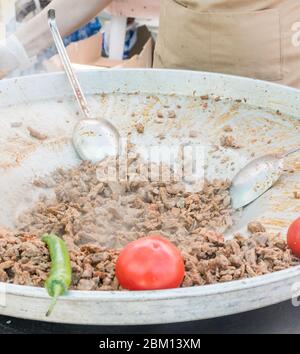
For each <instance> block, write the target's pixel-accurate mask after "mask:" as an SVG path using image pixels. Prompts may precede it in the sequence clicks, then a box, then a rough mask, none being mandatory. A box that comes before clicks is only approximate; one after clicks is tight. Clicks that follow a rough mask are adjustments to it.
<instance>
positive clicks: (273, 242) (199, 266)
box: [0, 229, 299, 290]
mask: <svg viewBox="0 0 300 354" xmlns="http://www.w3.org/2000/svg"><path fill="white" fill-rule="evenodd" d="M201 236H202V237H201V238H200V237H198V238H196V239H193V240H192V241H191V242H190V244H189V246H188V247H187V246H183V245H179V248H180V249H181V251H182V255H183V257H184V261H185V271H186V273H185V278H184V281H183V284H182V286H183V287H188V286H195V285H204V284H211V283H215V282H226V281H230V280H237V279H242V278H249V277H254V276H257V275H262V274H267V273H270V272H274V271H278V270H282V269H285V268H288V267H290V266H293V265H296V264H299V260H297V259H296V258H295V257H294V256H292V255H291V253H290V250H289V249H288V248H287V245H286V242H285V241H284V240H282V239H281V238H280V236H279V235H270V234H267V233H266V232H265V231H263V232H261V231H258V232H256V233H255V234H253V235H252V236H250V237H249V238H244V237H242V236H240V235H237V236H235V237H234V239H232V240H227V241H224V238H223V236H222V235H221V234H219V233H217V232H214V231H208V230H205V229H203V230H202V232H201ZM65 241H66V243H67V246H68V249H69V252H70V258H71V263H72V274H73V277H72V286H71V288H72V289H77V290H122V289H121V287H120V286H119V284H118V281H117V279H116V277H115V272H114V268H115V263H116V259H117V256H118V254H119V251H118V250H114V249H108V248H104V247H100V246H97V245H83V246H80V247H79V246H76V245H75V244H74V243H73V240H72V239H71V238H66V239H65ZM49 270H50V258H49V253H48V249H47V248H46V246H45V245H44V243H43V242H42V241H41V240H40V239H39V238H38V237H36V236H32V235H29V234H26V233H20V234H12V233H9V232H6V231H4V230H2V231H1V230H0V281H2V282H9V283H14V284H20V285H32V286H43V285H44V282H45V280H46V278H47V276H48V272H49Z"/></svg>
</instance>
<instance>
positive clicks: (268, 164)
mask: <svg viewBox="0 0 300 354" xmlns="http://www.w3.org/2000/svg"><path fill="white" fill-rule="evenodd" d="M298 151H300V147H299V148H296V149H293V150H290V151H288V152H286V153H284V154H281V155H278V154H268V155H264V156H261V157H259V158H257V159H255V160H253V161H251V162H249V163H248V164H247V165H246V166H245V167H244V168H242V169H241V170H240V172H239V173H238V174H237V175H236V176H235V177H234V178H233V180H232V185H231V189H230V195H231V200H232V207H233V208H234V209H239V208H241V207H243V206H246V205H248V204H250V203H251V202H253V201H254V200H255V199H257V198H258V197H260V196H261V195H262V194H264V193H265V192H266V191H267V190H268V189H270V188H271V187H272V186H273V185H274V184H275V183H276V182H277V181H278V179H279V178H280V176H281V175H282V173H283V162H284V159H285V158H286V157H287V156H289V155H291V154H294V153H295V152H298Z"/></svg>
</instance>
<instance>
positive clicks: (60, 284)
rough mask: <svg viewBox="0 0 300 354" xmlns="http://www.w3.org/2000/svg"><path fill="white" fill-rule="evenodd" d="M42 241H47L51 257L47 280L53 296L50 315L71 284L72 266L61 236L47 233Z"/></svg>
mask: <svg viewBox="0 0 300 354" xmlns="http://www.w3.org/2000/svg"><path fill="white" fill-rule="evenodd" d="M42 241H43V242H45V243H46V245H47V247H48V249H49V253H50V258H51V270H50V274H49V277H48V278H47V280H46V282H45V288H46V290H47V291H48V294H49V295H50V296H51V297H53V300H52V302H51V305H50V307H49V310H48V312H47V313H46V316H50V314H51V312H52V310H53V308H54V306H55V304H56V302H57V299H58V297H59V296H60V295H64V293H65V292H66V291H67V290H68V288H69V286H70V285H71V280H72V268H71V262H70V256H69V253H68V250H67V247H66V244H65V242H64V241H63V240H62V239H61V238H59V237H57V236H56V235H51V234H45V235H43V236H42Z"/></svg>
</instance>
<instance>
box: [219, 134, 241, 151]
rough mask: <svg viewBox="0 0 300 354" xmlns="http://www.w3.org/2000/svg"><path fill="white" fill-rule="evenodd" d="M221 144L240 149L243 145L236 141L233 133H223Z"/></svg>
mask: <svg viewBox="0 0 300 354" xmlns="http://www.w3.org/2000/svg"><path fill="white" fill-rule="evenodd" d="M220 145H221V146H223V147H225V148H232V149H239V148H240V147H241V146H240V145H239V144H238V143H237V142H236V141H235V139H234V137H233V136H232V135H222V136H221V138H220Z"/></svg>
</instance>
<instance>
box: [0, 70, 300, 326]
mask: <svg viewBox="0 0 300 354" xmlns="http://www.w3.org/2000/svg"><path fill="white" fill-rule="evenodd" d="M78 75H79V79H80V82H81V83H82V86H83V89H84V92H86V95H87V100H88V103H89V105H90V107H91V109H93V111H94V112H95V113H96V114H97V116H101V117H104V118H106V119H107V120H111V122H112V123H113V124H114V125H115V126H116V127H117V128H118V130H119V131H120V132H122V133H123V134H124V135H126V134H127V133H131V137H132V138H131V140H132V142H133V143H134V144H136V145H137V146H145V147H149V146H153V145H155V144H164V145H166V146H175V147H176V146H180V145H182V144H187V143H190V142H193V143H197V144H201V145H203V146H204V147H205V148H206V151H207V154H206V160H207V163H206V165H207V171H206V177H207V178H208V179H211V178H215V177H217V178H230V179H232V178H233V177H234V176H235V175H236V173H237V171H239V170H240V169H241V168H242V167H243V166H245V165H246V164H247V163H248V161H250V160H251V159H253V158H255V157H259V156H261V155H264V154H267V153H274V154H277V153H280V152H282V148H283V147H284V149H286V150H290V149H294V148H297V147H299V136H300V124H299V110H300V92H299V91H298V90H295V89H292V88H288V87H284V86H279V85H274V84H270V83H267V82H262V81H256V80H251V79H246V78H240V77H232V76H227V75H219V74H210V73H201V72H189V71H180V70H174V71H173V70H125V69H122V70H99V71H91V72H81V73H80V74H78ZM0 91H1V100H0V144H1V146H2V149H1V150H0V195H1V204H0V224H1V225H4V226H7V227H13V226H14V223H15V220H16V218H17V216H18V215H19V213H21V212H22V211H23V210H24V209H27V208H29V207H30V206H31V205H32V204H33V203H35V202H36V200H37V199H38V198H39V197H40V196H41V194H43V195H48V196H49V197H50V196H51V195H52V193H53V191H51V189H49V190H45V191H42V192H41V190H40V189H39V188H37V187H35V186H33V185H32V181H33V179H35V178H36V177H38V176H44V175H47V174H49V173H51V172H52V171H54V170H55V169H56V168H58V167H62V166H65V167H72V166H75V165H77V164H78V163H80V159H79V158H78V156H77V155H76V154H75V152H74V149H73V147H72V133H73V129H74V126H75V125H76V123H77V119H76V108H75V106H74V99H73V95H72V92H71V91H70V87H69V84H68V81H67V79H66V76H65V75H64V74H62V73H57V74H48V75H38V76H31V77H23V78H18V79H11V80H1V81H0ZM206 94H209V95H210V99H209V100H203V99H201V98H200V96H202V95H206ZM219 96H220V97H221V100H220V99H219ZM215 98H218V99H215ZM245 101H246V102H245ZM158 110H159V111H162V112H163V113H164V117H165V119H164V120H163V122H162V123H160V124H158V123H157V111H158ZM169 110H172V111H173V110H174V111H175V112H176V118H173V119H169V118H167V116H168V111H169ZM277 111H280V114H279V113H278V112H277ZM14 122H21V123H22V125H21V126H20V127H19V128H13V127H12V123H14ZM137 122H140V123H142V124H143V125H144V128H145V131H144V134H138V133H137V131H136V128H135V126H136V124H137ZM225 125H230V126H231V127H232V129H233V131H232V133H230V134H232V135H234V137H235V139H236V141H237V142H238V143H239V144H240V145H241V148H240V149H230V148H224V147H220V146H219V145H220V144H219V141H220V138H221V137H222V136H223V135H224V134H225V133H224V126H225ZM28 126H31V127H32V128H35V129H36V130H38V131H41V132H42V133H45V134H47V135H48V139H47V140H45V141H43V142H41V141H38V140H36V139H33V138H32V137H30V135H29V134H28V131H27V127H28ZM195 131H196V132H197V134H196V137H195V135H194V134H191V132H193V133H194V132H195ZM227 134H229V133H227ZM161 136H164V139H163V140H161V139H160V138H161ZM215 145H218V148H215ZM253 155H254V156H253ZM284 168H285V169H286V170H288V171H290V172H289V173H285V174H283V175H282V177H281V178H280V179H279V180H278V182H277V183H276V184H275V185H274V187H273V188H271V189H270V190H268V191H267V192H266V193H265V194H264V195H262V196H261V197H260V198H259V199H257V200H256V201H254V202H253V203H251V204H250V205H249V206H247V207H246V208H244V209H243V211H242V212H241V213H237V214H236V216H235V225H234V228H233V229H232V230H230V231H229V232H228V233H227V235H226V236H227V237H232V236H233V234H234V232H240V233H242V234H243V235H247V223H248V222H249V221H250V220H257V221H260V222H262V223H263V224H264V225H265V227H266V228H267V230H268V231H269V232H276V233H277V232H280V233H281V234H282V236H283V237H285V235H286V230H287V227H288V226H289V224H290V222H291V221H292V220H294V219H295V218H296V217H298V216H299V213H300V201H299V200H298V199H295V198H294V195H293V192H294V191H299V190H300V178H299V177H300V163H299V158H298V154H294V155H290V156H288V157H287V158H285V167H284ZM291 170H293V173H291V172H292V171H291ZM299 278H300V267H293V268H290V269H288V270H284V271H280V272H277V273H273V274H268V275H264V276H260V277H255V278H249V279H244V280H239V281H233V282H228V283H222V284H213V285H207V286H199V287H193V288H184V289H172V290H163V291H142V292H135V291H132V292H95V291H90V292H85V291H70V292H69V293H68V294H67V295H66V296H63V297H62V298H61V299H59V301H58V303H57V307H56V308H55V309H54V312H53V314H52V316H51V318H50V319H45V316H44V314H45V312H46V310H47V307H48V305H49V297H48V295H47V293H46V291H45V290H44V289H42V288H34V287H27V286H18V285H13V284H7V285H5V284H1V283H0V285H1V286H2V288H3V287H5V288H6V306H2V307H0V312H1V314H3V315H7V316H15V317H21V318H28V319H37V320H43V321H44V320H48V321H54V322H63V323H80V324H98V325H108V324H115V325H117V324H122V325H124V324H127V325H129V324H131V325H133V324H150V323H152V324H153V323H170V322H180V321H191V320H197V319H206V318H213V317H218V316H226V315H229V314H234V313H238V312H244V311H248V310H253V309H258V308H261V307H264V306H267V305H271V304H275V303H279V302H281V301H284V300H287V299H289V298H290V297H292V295H293V286H294V285H295V283H297V282H298V281H299Z"/></svg>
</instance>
